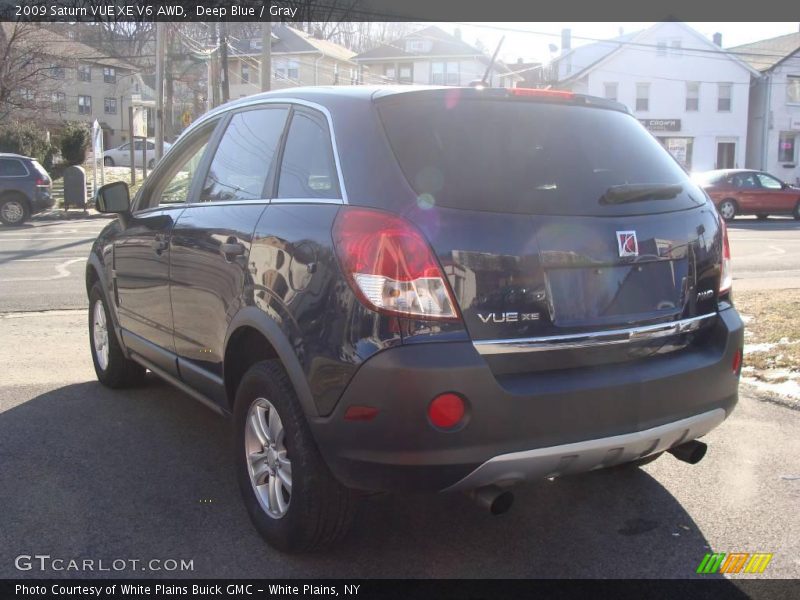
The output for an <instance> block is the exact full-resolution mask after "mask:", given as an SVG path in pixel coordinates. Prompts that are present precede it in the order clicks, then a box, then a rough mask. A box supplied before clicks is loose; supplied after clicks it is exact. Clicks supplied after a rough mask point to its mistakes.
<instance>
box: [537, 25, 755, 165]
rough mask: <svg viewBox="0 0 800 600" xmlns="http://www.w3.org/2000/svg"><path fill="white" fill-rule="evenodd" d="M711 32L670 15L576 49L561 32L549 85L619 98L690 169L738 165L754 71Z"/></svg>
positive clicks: (742, 154) (741, 158) (743, 146)
mask: <svg viewBox="0 0 800 600" xmlns="http://www.w3.org/2000/svg"><path fill="white" fill-rule="evenodd" d="M715 37H716V38H717V39H716V41H717V43H714V42H713V41H711V40H708V39H706V38H705V37H703V36H702V35H701V34H700V33H698V32H697V31H695V30H694V29H692V28H691V27H689V26H688V25H685V24H684V23H679V22H672V21H669V22H663V23H657V24H655V25H653V26H652V27H650V28H648V29H645V30H643V31H638V32H635V33H630V34H627V35H623V36H620V37H619V38H616V39H613V40H607V41H602V42H597V43H594V44H588V45H585V46H580V47H578V48H575V49H569V46H570V44H569V38H568V36H567V37H566V38H565V39H564V40H563V41H562V55H561V56H560V57H558V58H557V59H556V60H555V61H554V63H553V64H552V65H551V77H552V79H553V81H552V85H553V86H554V87H559V88H564V89H571V90H573V91H575V92H579V93H585V94H591V95H595V96H603V97H606V98H612V99H615V100H617V101H619V102H622V103H623V104H626V105H627V106H628V107H629V108H630V109H631V111H632V112H633V114H634V115H635V116H636V117H637V118H638V119H639V120H641V121H642V123H643V124H644V125H645V126H646V127H647V128H648V129H649V130H650V131H651V132H652V133H653V135H655V136H656V137H657V138H658V140H659V141H660V142H661V143H662V144H663V145H664V146H665V147H666V148H667V149H668V150H669V151H670V152H671V153H672V154H673V156H675V158H676V159H677V160H678V161H679V162H680V163H681V164H682V165H683V166H684V167H685V168H686V169H687V170H689V171H706V170H710V169H715V168H720V169H721V168H735V167H744V166H745V149H746V145H747V115H748V104H749V91H750V82H751V78H752V77H759V76H760V74H759V72H758V71H757V70H755V69H753V68H752V67H751V66H750V65H748V64H747V63H746V62H744V61H742V60H740V59H739V58H737V57H736V56H735V55H733V54H730V53H728V52H726V51H725V50H723V49H722V48H721V47H720V44H719V42H720V41H721V40H720V39H719V38H718V37H717V36H715ZM565 42H566V43H565Z"/></svg>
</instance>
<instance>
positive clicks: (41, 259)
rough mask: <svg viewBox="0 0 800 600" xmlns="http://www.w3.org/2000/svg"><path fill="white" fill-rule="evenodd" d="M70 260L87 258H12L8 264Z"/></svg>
mask: <svg viewBox="0 0 800 600" xmlns="http://www.w3.org/2000/svg"><path fill="white" fill-rule="evenodd" d="M69 258H86V257H85V256H51V257H49V258H12V259H11V260H9V261H8V262H7V263H6V264H11V263H15V262H47V261H50V260H66V259H69Z"/></svg>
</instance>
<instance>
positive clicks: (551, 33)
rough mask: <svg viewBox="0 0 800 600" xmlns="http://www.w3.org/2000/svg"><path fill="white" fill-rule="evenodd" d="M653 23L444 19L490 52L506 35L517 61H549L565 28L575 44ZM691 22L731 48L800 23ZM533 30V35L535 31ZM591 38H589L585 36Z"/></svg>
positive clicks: (510, 58)
mask: <svg viewBox="0 0 800 600" xmlns="http://www.w3.org/2000/svg"><path fill="white" fill-rule="evenodd" d="M652 24H653V23H442V24H441V26H442V28H443V29H445V30H446V31H448V32H450V33H452V32H453V30H454V29H455V28H456V27H458V28H459V29H461V35H462V38H463V40H464V41H465V42H468V43H470V44H474V43H475V41H476V40H480V41H481V43H482V44H483V45H484V46H485V47H486V48H487V53H489V54H491V53H492V52H494V49H495V48H496V46H497V44H498V42H499V41H500V38H501V37H502V36H503V35H505V36H506V39H505V41H504V42H503V46H502V48H501V49H500V55H499V57H500V60H502V61H503V62H505V63H513V62H516V61H517V59H518V58H522V59H523V60H524V61H525V62H529V61H538V62H547V61H549V60H550V58H551V57H554V56H555V54H551V52H550V49H549V48H548V46H549V45H550V44H555V45H556V46H558V47H560V46H561V30H562V29H564V28H569V29H571V30H572V47H573V48H575V47H577V46H580V45H583V44H586V43H591V42H592V41H594V40H595V39H608V38H613V37H616V36H618V35H619V34H620V29H622V30H624V33H630V32H633V31H639V30H642V29H646V28H647V27H650V26H651V25H652ZM688 25H689V26H690V27H692V28H694V29H696V30H697V31H698V32H700V33H701V34H703V35H704V36H706V37H708V38H711V36H712V35H713V34H714V33H716V32H719V33H721V34H722V46H723V47H724V48H729V47H731V46H738V45H740V44H748V43H750V42H756V41H758V40H762V39H766V38H771V37H775V36H778V35H784V34H786V33H793V32H796V31H798V27H799V26H800V24H798V23H688ZM526 32H528V33H526ZM532 33H533V35H532ZM581 38H589V39H581Z"/></svg>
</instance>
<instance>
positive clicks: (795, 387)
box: [742, 377, 800, 400]
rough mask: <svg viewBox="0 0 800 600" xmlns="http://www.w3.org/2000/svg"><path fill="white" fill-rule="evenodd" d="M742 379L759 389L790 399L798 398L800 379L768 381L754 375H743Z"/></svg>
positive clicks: (799, 397)
mask: <svg viewBox="0 0 800 600" xmlns="http://www.w3.org/2000/svg"><path fill="white" fill-rule="evenodd" d="M742 379H743V380H744V381H746V382H747V383H749V384H750V385H752V386H754V387H756V388H758V389H759V390H762V391H765V392H769V393H771V394H776V395H778V396H783V397H784V398H791V399H792V400H800V381H799V380H797V379H790V380H788V381H782V382H781V383H768V382H766V381H761V380H760V379H755V378H754V377H743V378H742Z"/></svg>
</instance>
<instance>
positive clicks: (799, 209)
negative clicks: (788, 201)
mask: <svg viewBox="0 0 800 600" xmlns="http://www.w3.org/2000/svg"><path fill="white" fill-rule="evenodd" d="M792 216H793V217H794V219H795V221H800V200H798V201H797V204H795V205H794V212H793V213H792Z"/></svg>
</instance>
